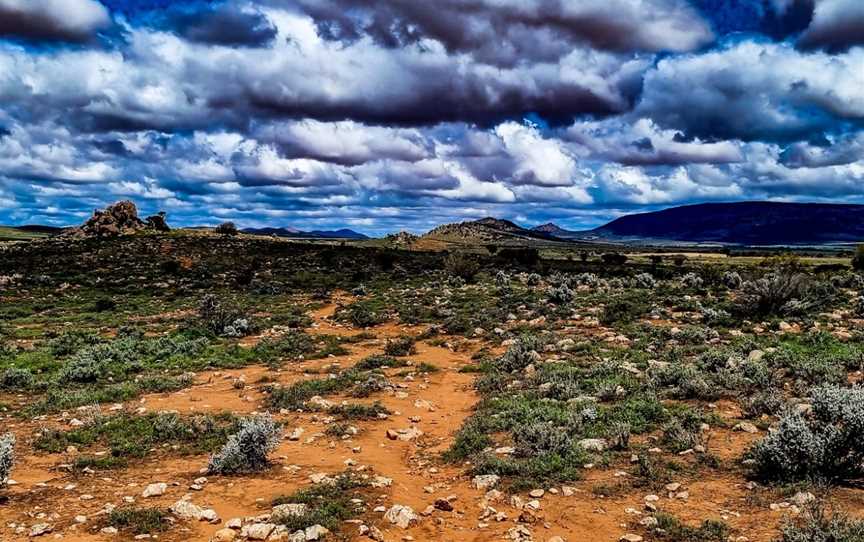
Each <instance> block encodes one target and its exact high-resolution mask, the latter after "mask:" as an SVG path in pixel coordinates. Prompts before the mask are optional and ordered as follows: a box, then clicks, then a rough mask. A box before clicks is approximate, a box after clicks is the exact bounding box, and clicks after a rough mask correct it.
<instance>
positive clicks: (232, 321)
mask: <svg viewBox="0 0 864 542" xmlns="http://www.w3.org/2000/svg"><path fill="white" fill-rule="evenodd" d="M198 319H199V321H200V322H201V325H202V326H203V327H204V328H205V329H207V330H208V331H209V332H210V333H213V334H214V335H216V336H218V337H223V336H224V337H242V336H244V335H247V334H249V333H250V332H251V331H252V329H251V327H252V326H251V324H250V323H249V318H248V317H246V316H245V315H244V314H243V312H242V311H241V310H240V309H239V307H237V306H236V305H234V304H232V303H228V302H225V301H222V300H220V299H219V298H218V297H217V296H216V295H215V294H207V295H206V296H204V297H203V298H202V299H201V302H200V303H199V305H198Z"/></svg>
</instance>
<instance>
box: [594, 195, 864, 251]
mask: <svg viewBox="0 0 864 542" xmlns="http://www.w3.org/2000/svg"><path fill="white" fill-rule="evenodd" d="M582 233H583V235H582V238H595V239H610V240H612V239H659V240H670V241H684V242H714V243H726V244H740V245H815V244H826V243H842V242H858V241H862V240H864V205H843V204H823V203H780V202H761V201H752V202H741V203H705V204H700V205H687V206H683V207H673V208H671V209H665V210H663V211H656V212H652V213H643V214H635V215H628V216H623V217H621V218H619V219H617V220H614V221H612V222H610V223H608V224H606V225H605V226H602V227H600V228H597V229H595V230H591V231H589V232H582Z"/></svg>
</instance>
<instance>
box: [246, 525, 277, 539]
mask: <svg viewBox="0 0 864 542" xmlns="http://www.w3.org/2000/svg"><path fill="white" fill-rule="evenodd" d="M275 528H276V525H274V524H272V523H253V524H251V525H244V526H243V529H242V530H241V531H240V536H242V537H243V538H248V539H249V540H267V537H268V536H270V533H272V532H273V529H275Z"/></svg>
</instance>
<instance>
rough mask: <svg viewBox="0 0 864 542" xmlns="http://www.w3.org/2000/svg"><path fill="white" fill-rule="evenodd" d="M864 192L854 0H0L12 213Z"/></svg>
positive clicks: (337, 217)
mask: <svg viewBox="0 0 864 542" xmlns="http://www.w3.org/2000/svg"><path fill="white" fill-rule="evenodd" d="M120 199H132V200H134V201H135V202H136V203H137V204H138V205H139V207H140V208H141V211H142V213H152V212H156V211H159V210H164V211H166V212H167V213H168V219H169V223H171V224H172V225H210V224H217V223H219V222H222V221H226V220H232V221H234V222H236V223H237V224H238V225H240V226H243V227H257V226H265V225H267V226H291V227H297V228H300V229H306V230H311V229H331V228H341V227H348V228H352V229H355V230H357V231H361V232H364V233H367V234H372V235H379V234H383V233H387V232H394V231H398V230H403V229H404V230H409V231H413V232H423V231H426V230H429V229H431V228H432V227H434V226H436V225H438V224H441V223H446V222H453V221H462V220H469V219H474V218H482V217H484V216H496V217H499V218H507V219H511V220H515V221H516V222H519V223H521V224H523V225H527V226H532V225H537V224H541V223H545V222H548V221H554V222H556V223H558V224H559V225H561V226H563V227H567V228H571V229H581V228H587V227H593V226H596V225H600V224H602V223H604V222H606V221H608V220H610V219H612V218H614V217H617V216H620V215H622V214H627V213H631V212H637V211H642V210H653V209H658V208H664V207H670V206H675V205H682V204H689V203H698V202H706V201H739V200H753V199H759V200H767V199H770V200H778V201H830V202H850V203H864V1H862V0H435V1H419V0H235V1H227V2H226V1H217V0H213V1H203V0H195V1H177V0H173V1H169V0H138V1H133V0H102V1H101V2H100V1H97V0H0V223H5V224H33V223H40V224H54V225H69V224H75V223H79V222H81V221H83V220H84V219H86V218H87V217H88V216H89V215H90V214H91V213H92V212H93V210H94V209H96V208H99V207H103V206H105V205H106V204H108V203H110V202H112V201H116V200H120Z"/></svg>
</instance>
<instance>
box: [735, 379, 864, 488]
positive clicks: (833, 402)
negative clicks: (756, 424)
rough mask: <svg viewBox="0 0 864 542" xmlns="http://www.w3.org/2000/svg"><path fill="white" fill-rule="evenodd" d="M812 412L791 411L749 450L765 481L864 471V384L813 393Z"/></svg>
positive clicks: (836, 476) (828, 477) (840, 478)
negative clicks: (863, 386) (862, 385)
mask: <svg viewBox="0 0 864 542" xmlns="http://www.w3.org/2000/svg"><path fill="white" fill-rule="evenodd" d="M811 401H812V408H811V410H810V413H809V414H806V413H804V412H802V411H800V410H789V411H787V412H786V413H785V414H784V415H783V416H782V417H781V419H780V423H779V425H778V426H777V428H776V429H774V430H772V431H770V432H769V433H768V435H767V436H766V437H765V438H764V439H762V440H761V441H760V442H758V443H757V444H756V445H755V446H754V447H753V448H752V449H751V451H750V455H751V457H752V458H753V460H754V474H756V476H757V477H759V478H760V479H762V480H766V481H774V482H787V481H790V482H791V481H797V480H807V479H825V480H829V481H843V480H848V479H851V478H857V477H860V476H861V475H864V388H860V387H854V388H842V387H839V386H825V387H820V388H816V389H814V390H813V391H812V392H811Z"/></svg>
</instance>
